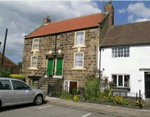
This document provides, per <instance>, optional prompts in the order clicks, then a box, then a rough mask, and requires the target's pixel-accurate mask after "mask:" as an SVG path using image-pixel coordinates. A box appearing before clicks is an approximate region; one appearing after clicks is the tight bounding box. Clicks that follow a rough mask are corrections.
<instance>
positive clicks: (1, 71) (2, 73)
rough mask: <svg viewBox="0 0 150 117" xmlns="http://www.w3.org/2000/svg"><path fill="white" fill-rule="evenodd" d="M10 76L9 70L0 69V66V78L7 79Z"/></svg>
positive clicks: (0, 67)
mask: <svg viewBox="0 0 150 117" xmlns="http://www.w3.org/2000/svg"><path fill="white" fill-rule="evenodd" d="M10 74H11V68H10V67H9V68H7V69H4V68H2V66H0V76H1V77H9V75H10Z"/></svg>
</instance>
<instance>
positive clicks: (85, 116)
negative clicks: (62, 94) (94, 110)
mask: <svg viewBox="0 0 150 117" xmlns="http://www.w3.org/2000/svg"><path fill="white" fill-rule="evenodd" d="M90 114H91V113H88V114H86V115H84V116H82V117H87V116H89V115H90Z"/></svg>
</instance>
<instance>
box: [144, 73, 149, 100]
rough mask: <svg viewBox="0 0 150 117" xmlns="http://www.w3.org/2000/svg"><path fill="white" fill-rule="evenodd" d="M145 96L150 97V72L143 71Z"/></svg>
mask: <svg viewBox="0 0 150 117" xmlns="http://www.w3.org/2000/svg"><path fill="white" fill-rule="evenodd" d="M144 74H145V96H146V98H150V73H149V72H145V73H144Z"/></svg>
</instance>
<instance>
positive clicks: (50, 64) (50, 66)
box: [47, 59, 53, 75]
mask: <svg viewBox="0 0 150 117" xmlns="http://www.w3.org/2000/svg"><path fill="white" fill-rule="evenodd" d="M52 74H53V59H48V64H47V75H52Z"/></svg>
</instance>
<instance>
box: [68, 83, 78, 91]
mask: <svg viewBox="0 0 150 117" xmlns="http://www.w3.org/2000/svg"><path fill="white" fill-rule="evenodd" d="M74 90H77V81H70V90H69V93H70V94H73V91H74Z"/></svg>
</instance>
